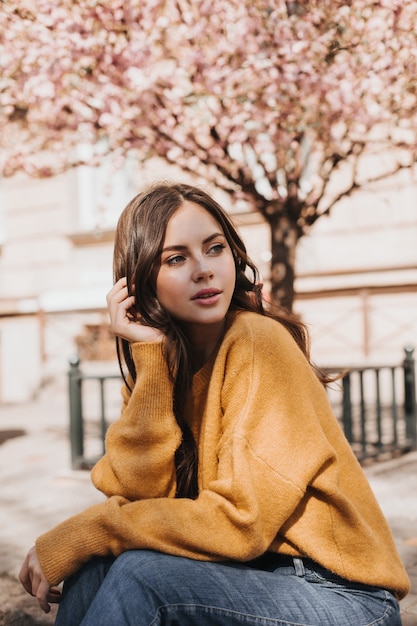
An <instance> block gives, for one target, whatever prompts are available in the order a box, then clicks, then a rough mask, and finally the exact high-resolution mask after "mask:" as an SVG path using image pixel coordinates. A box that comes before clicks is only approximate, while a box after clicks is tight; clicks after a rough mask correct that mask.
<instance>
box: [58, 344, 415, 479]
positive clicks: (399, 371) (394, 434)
mask: <svg viewBox="0 0 417 626" xmlns="http://www.w3.org/2000/svg"><path fill="white" fill-rule="evenodd" d="M404 351H405V356H404V360H403V362H402V363H400V364H398V365H387V366H381V365H378V366H374V367H372V366H366V367H351V368H326V371H327V372H329V373H337V372H338V371H339V372H340V370H341V369H343V371H345V372H346V373H345V375H344V376H343V378H342V379H341V380H340V381H339V382H338V383H334V384H332V385H330V387H329V389H328V393H329V399H330V402H331V404H332V406H333V408H334V411H335V414H336V417H337V418H338V420H339V421H340V424H341V426H342V428H343V430H344V433H345V435H346V438H347V440H348V441H349V443H350V445H351V447H352V449H353V451H354V452H355V454H356V456H357V458H358V459H359V460H360V461H364V460H365V459H371V458H378V457H380V456H381V455H385V454H390V455H393V454H401V453H404V452H406V451H409V450H412V449H416V448H417V405H416V371H415V360H414V348H412V347H409V346H407V347H406V348H405V349H404ZM111 385H113V388H112V389H110V390H109V387H110V386H111ZM120 386H121V376H120V375H119V374H111V375H108V374H105V375H95V374H93V375H91V374H84V373H83V372H82V371H81V368H80V360H79V359H78V357H75V358H73V359H71V360H70V368H69V372H68V391H69V417H70V444H71V464H72V467H73V468H74V469H89V468H90V467H91V466H92V465H93V464H94V463H95V462H96V461H97V460H98V458H100V456H101V455H102V454H103V453H104V439H105V434H106V430H107V428H108V425H109V424H110V423H111V422H112V421H114V420H115V419H117V418H118V416H119V411H120V403H121V401H120ZM91 442H93V445H91Z"/></svg>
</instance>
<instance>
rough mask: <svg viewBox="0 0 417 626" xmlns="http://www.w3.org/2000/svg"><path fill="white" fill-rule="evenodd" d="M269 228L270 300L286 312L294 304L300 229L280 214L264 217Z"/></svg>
mask: <svg viewBox="0 0 417 626" xmlns="http://www.w3.org/2000/svg"><path fill="white" fill-rule="evenodd" d="M265 217H266V219H267V221H268V223H269V225H270V228H271V254H272V258H271V276H270V281H271V300H272V302H273V303H274V304H277V305H279V306H281V307H283V308H285V309H287V310H288V311H291V310H292V306H293V302H294V278H295V252H296V249H297V243H298V240H299V239H300V236H301V233H300V229H299V227H298V226H297V224H296V223H293V222H291V220H290V219H288V217H285V216H283V215H282V214H275V215H267V216H265Z"/></svg>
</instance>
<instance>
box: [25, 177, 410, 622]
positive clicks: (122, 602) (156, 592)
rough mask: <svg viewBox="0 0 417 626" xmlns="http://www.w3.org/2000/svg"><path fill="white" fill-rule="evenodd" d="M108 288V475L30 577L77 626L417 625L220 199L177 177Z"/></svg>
mask: <svg viewBox="0 0 417 626" xmlns="http://www.w3.org/2000/svg"><path fill="white" fill-rule="evenodd" d="M114 274H115V285H114V287H113V289H112V290H111V291H110V293H109V295H108V307H109V312H110V319H111V328H112V331H113V332H114V334H115V335H116V336H117V338H118V346H119V355H120V359H121V362H122V363H124V365H125V367H124V369H123V371H124V370H126V369H127V372H126V376H125V385H124V388H123V409H122V414H121V417H120V419H119V420H118V421H117V422H115V423H114V424H113V425H112V426H111V427H110V428H109V430H108V433H107V439H106V455H105V456H104V457H103V458H102V459H101V460H100V461H99V462H98V463H97V465H96V466H95V467H94V469H93V472H92V480H93V482H94V484H95V486H96V487H97V488H98V489H100V490H101V491H102V492H103V493H104V494H105V495H106V496H107V499H106V500H105V501H104V502H103V503H100V504H97V505H94V506H92V507H90V508H88V509H87V510H85V511H84V512H82V513H80V514H78V515H76V516H74V517H72V518H70V519H68V520H67V521H64V522H63V523H61V524H60V525H58V526H57V527H55V528H54V529H52V530H51V531H49V532H47V533H46V534H44V535H42V536H41V537H39V539H38V540H37V542H36V547H34V548H32V549H31V550H30V551H29V554H28V556H27V557H26V560H25V562H24V564H23V566H22V570H21V574H20V579H21V582H22V584H23V585H24V587H25V588H26V590H27V591H28V592H29V593H31V594H33V595H35V596H36V597H37V599H38V601H39V603H40V605H41V607H42V608H43V609H44V610H46V611H48V610H49V602H51V601H54V600H55V601H56V600H59V592H58V591H57V590H56V588H55V587H53V586H55V585H57V584H59V583H60V582H61V581H62V580H64V579H65V585H64V591H63V596H62V599H61V603H60V608H59V611H58V617H57V621H56V624H57V625H58V626H69V625H71V626H77V625H78V624H82V626H93V625H94V626H96V625H97V624H100V626H106V625H108V626H115V625H117V626H123V625H132V626H133V625H134V626H148V625H151V624H153V625H156V624H160V625H162V624H163V625H168V624H170V625H174V624H176V625H178V624H181V625H190V624H193V625H197V626H204V625H206V624H218V625H220V624H222V625H223V624H227V625H228V626H230V625H232V626H233V625H242V624H245V625H247V626H248V625H252V624H257V625H272V624H274V625H284V624H285V625H286V626H288V625H296V624H298V625H300V624H304V625H310V626H330V625H332V626H351V625H352V624H355V625H357V626H365V625H370V624H373V625H376V624H378V626H388V625H390V626H394V625H396V626H397V625H399V624H401V619H400V615H399V608H398V602H397V600H398V599H400V598H402V597H403V596H404V595H405V594H406V593H407V591H408V590H409V580H408V577H407V574H406V573H405V571H404V568H403V566H402V564H401V561H400V559H399V556H398V553H397V550H396V548H395V545H394V542H393V539H392V536H391V533H390V530H389V528H388V525H387V523H386V521H385V520H384V518H383V516H382V513H381V511H380V509H379V507H378V505H377V503H376V501H375V498H374V496H373V494H372V492H371V489H370V487H369V486H368V483H367V481H366V479H365V477H364V474H363V472H362V470H361V468H360V466H359V464H358V463H357V461H356V459H355V457H354V455H353V453H352V451H351V449H350V446H349V445H348V443H347V441H346V439H345V437H344V435H343V434H342V431H341V429H340V428H339V426H338V424H337V421H336V419H335V417H334V415H333V414H332V411H331V408H330V406H329V402H328V399H327V395H326V391H325V388H324V384H323V383H325V382H326V381H325V378H324V376H321V375H320V373H318V372H317V371H316V370H315V369H314V368H313V367H312V366H311V364H310V362H309V355H308V348H307V336H306V332H305V329H304V327H303V326H302V325H301V324H300V323H299V322H298V321H297V320H295V319H292V318H291V317H290V316H289V315H286V314H284V313H282V312H275V313H272V311H271V310H269V309H268V310H264V308H263V305H262V298H261V292H260V290H261V287H260V285H259V284H258V278H257V272H256V269H255V267H254V266H253V264H252V263H251V261H250V260H249V259H248V257H247V254H246V250H245V247H244V244H243V243H242V241H241V239H240V238H239V236H238V234H237V233H236V231H235V229H234V228H233V226H232V224H231V222H230V220H229V219H228V217H227V216H226V214H225V213H224V212H223V210H222V209H221V208H220V206H219V205H218V204H217V203H216V202H215V201H214V200H213V199H212V198H211V197H209V196H208V195H207V194H206V193H205V192H203V191H202V190H199V189H197V188H194V187H191V186H188V185H183V184H159V185H156V186H153V187H151V188H150V189H148V190H146V191H144V192H143V193H141V194H139V195H138V196H136V197H135V198H134V199H133V200H132V202H131V203H130V204H129V205H128V206H127V207H126V209H125V211H124V212H123V214H122V215H121V218H120V220H119V224H118V227H117V232H116V242H115V253H114Z"/></svg>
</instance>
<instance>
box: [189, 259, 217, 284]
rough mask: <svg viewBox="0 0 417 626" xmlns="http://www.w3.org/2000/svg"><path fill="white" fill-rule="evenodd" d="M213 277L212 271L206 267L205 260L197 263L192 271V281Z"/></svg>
mask: <svg viewBox="0 0 417 626" xmlns="http://www.w3.org/2000/svg"><path fill="white" fill-rule="evenodd" d="M212 277H213V270H212V269H211V268H210V267H209V266H208V264H207V262H206V261H205V260H202V261H198V262H197V263H196V265H195V268H194V271H193V280H195V281H198V280H203V279H206V278H212Z"/></svg>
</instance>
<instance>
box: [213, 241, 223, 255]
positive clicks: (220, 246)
mask: <svg viewBox="0 0 417 626" xmlns="http://www.w3.org/2000/svg"><path fill="white" fill-rule="evenodd" d="M225 247H226V246H225V245H224V243H216V244H214V246H211V248H210V250H209V252H210V253H211V254H221V253H222V251H223V250H224V249H225Z"/></svg>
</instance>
